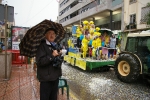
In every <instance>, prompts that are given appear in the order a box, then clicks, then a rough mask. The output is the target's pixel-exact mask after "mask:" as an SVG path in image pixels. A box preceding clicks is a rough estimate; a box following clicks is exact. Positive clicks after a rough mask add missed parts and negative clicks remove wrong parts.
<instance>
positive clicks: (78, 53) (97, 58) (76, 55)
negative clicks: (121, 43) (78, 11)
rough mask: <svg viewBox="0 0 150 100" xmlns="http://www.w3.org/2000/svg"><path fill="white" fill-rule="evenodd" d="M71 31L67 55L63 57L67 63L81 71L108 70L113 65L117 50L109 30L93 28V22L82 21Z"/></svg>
mask: <svg viewBox="0 0 150 100" xmlns="http://www.w3.org/2000/svg"><path fill="white" fill-rule="evenodd" d="M72 29H73V31H72V32H73V35H72V37H70V38H69V40H68V47H69V51H68V55H65V56H64V60H65V61H66V62H67V63H69V64H71V65H72V66H76V67H79V68H81V69H83V70H94V69H99V70H109V68H110V66H113V65H114V64H115V60H116V58H117V54H118V53H119V50H118V49H117V43H116V40H117V39H116V36H115V34H113V32H112V31H111V30H109V29H100V27H95V25H94V22H93V21H90V22H89V21H84V22H83V25H79V26H73V28H72Z"/></svg>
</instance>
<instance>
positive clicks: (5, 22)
mask: <svg viewBox="0 0 150 100" xmlns="http://www.w3.org/2000/svg"><path fill="white" fill-rule="evenodd" d="M7 10H8V9H7V4H5V80H7Z"/></svg>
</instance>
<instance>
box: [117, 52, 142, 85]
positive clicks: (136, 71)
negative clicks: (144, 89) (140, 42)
mask: <svg viewBox="0 0 150 100" xmlns="http://www.w3.org/2000/svg"><path fill="white" fill-rule="evenodd" d="M140 70H141V68H140V63H139V61H138V59H137V58H136V57H135V56H134V55H131V54H120V56H119V57H118V58H117V60H116V62H115V74H116V75H117V77H118V79H119V80H121V81H123V82H126V83H131V82H135V81H136V80H137V79H138V77H139V76H140Z"/></svg>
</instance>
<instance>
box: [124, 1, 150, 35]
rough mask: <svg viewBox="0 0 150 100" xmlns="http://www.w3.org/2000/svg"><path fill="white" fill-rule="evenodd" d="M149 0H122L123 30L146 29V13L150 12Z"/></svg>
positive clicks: (138, 30) (137, 30)
mask: <svg viewBox="0 0 150 100" xmlns="http://www.w3.org/2000/svg"><path fill="white" fill-rule="evenodd" d="M148 3H150V0H124V9H125V10H124V19H123V22H124V32H131V33H132V32H134V33H135V32H141V31H143V30H147V29H148V27H147V24H146V22H147V17H146V16H147V14H148V13H150V6H147V5H148Z"/></svg>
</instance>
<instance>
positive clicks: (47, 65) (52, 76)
mask: <svg viewBox="0 0 150 100" xmlns="http://www.w3.org/2000/svg"><path fill="white" fill-rule="evenodd" d="M52 52H53V49H52V47H51V46H50V45H48V44H46V41H45V40H43V41H42V42H41V44H40V46H39V47H38V49H37V53H36V63H37V78H38V79H39V81H40V82H43V81H54V80H56V79H58V78H59V77H60V76H61V75H62V71H61V67H58V68H57V67H54V66H53V58H54V57H53V55H52Z"/></svg>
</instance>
